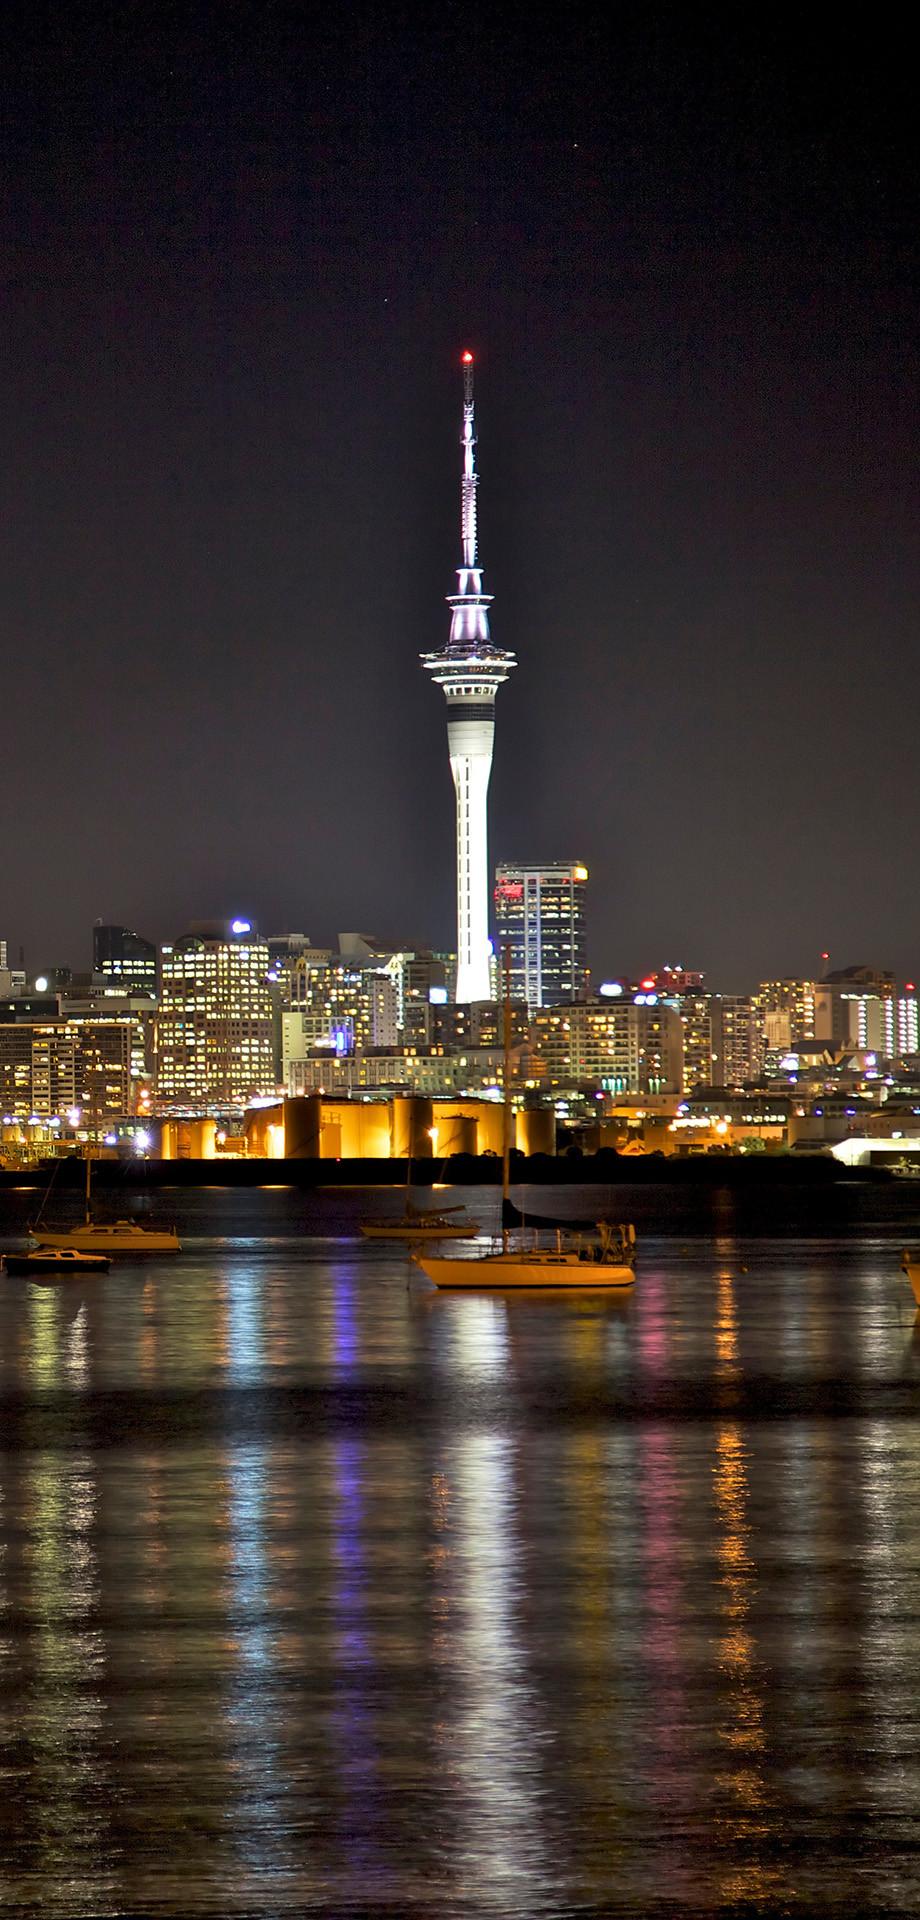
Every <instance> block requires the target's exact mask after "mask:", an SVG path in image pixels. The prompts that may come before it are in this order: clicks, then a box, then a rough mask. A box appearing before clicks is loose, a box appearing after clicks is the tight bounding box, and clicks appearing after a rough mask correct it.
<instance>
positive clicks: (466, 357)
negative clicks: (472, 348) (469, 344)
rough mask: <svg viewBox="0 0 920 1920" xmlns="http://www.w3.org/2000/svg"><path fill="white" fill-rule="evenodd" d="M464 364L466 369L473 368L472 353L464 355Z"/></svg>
mask: <svg viewBox="0 0 920 1920" xmlns="http://www.w3.org/2000/svg"><path fill="white" fill-rule="evenodd" d="M463 364H464V366H465V367H471V366H472V364H473V356H472V354H471V353H469V352H467V353H465V354H464V356H463Z"/></svg>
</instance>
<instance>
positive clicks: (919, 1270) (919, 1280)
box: [901, 1247, 920, 1307]
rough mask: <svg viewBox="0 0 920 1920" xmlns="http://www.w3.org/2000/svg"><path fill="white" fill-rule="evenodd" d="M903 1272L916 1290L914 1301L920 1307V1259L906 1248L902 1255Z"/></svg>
mask: <svg viewBox="0 0 920 1920" xmlns="http://www.w3.org/2000/svg"><path fill="white" fill-rule="evenodd" d="M901 1272H902V1273H906V1275H907V1278H908V1280H909V1281H910V1284H911V1286H912V1287H913V1290H914V1299H915V1300H916V1302H917V1305H918V1307H920V1257H918V1256H917V1255H916V1254H912V1253H911V1251H910V1248H909V1247H905V1248H904V1250H903V1252H902V1254H901Z"/></svg>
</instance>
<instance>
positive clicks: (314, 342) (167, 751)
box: [0, 5, 920, 987]
mask: <svg viewBox="0 0 920 1920" xmlns="http://www.w3.org/2000/svg"><path fill="white" fill-rule="evenodd" d="M160 25H161V28H162V31H159V30H158V31H157V32H156V33H153V34H150V35H149V36H148V35H146V34H145V33H144V31H143V28H142V25H141V24H140V23H139V21H138V20H136V19H135V18H134V17H133V16H125V17H123V18H121V19H120V20H119V23H118V25H117V26H116V25H115V23H114V20H102V19H99V20H96V19H92V20H91V19H90V17H89V16H86V17H83V16H81V17H80V19H79V20H77V21H76V22H71V23H70V25H69V26H68V28H67V29H66V31H65V29H64V27H63V25H62V23H61V21H60V19H59V18H58V16H57V15H56V14H54V13H52V14H50V15H36V14H34V11H31V10H26V9H21V10H17V9H15V8H14V10H13V13H12V15H11V21H10V33H9V40H8V45H7V60H6V63H5V71H4V75H3V76H2V80H0V90H2V106H3V116H2V120H0V125H2V127H3V150H4V161H5V177H6V180H7V193H6V196H5V199H4V203H3V208H2V211H0V247H2V254H3V264H4V286H5V294H6V314H7V336H8V338H7V345H8V378H7V382H6V384H5V388H4V398H3V405H2V408H0V448H2V458H3V464H4V471H5V472H6V474H7V476H8V485H7V489H6V496H5V503H4V508H3V512H2V515H0V596H2V607H3V627H2V631H3V637H4V672H5V711H6V713H7V729H6V736H5V745H6V755H5V768H4V775H5V781H4V784H5V793H6V803H5V827H4V835H3V842H2V847H3V852H2V860H0V926H2V929H3V931H4V933H5V935H6V937H7V938H8V940H9V942H10V947H11V950H12V952H13V953H14V954H15V953H16V952H18V948H19V946H20V945H25V947H26V950H27V955H36V956H40V957H41V960H42V962H45V961H48V962H50V961H51V960H52V959H59V960H61V961H69V962H70V963H71V964H75V965H76V964H79V963H80V961H81V958H82V956H83V955H84V954H85V950H86V935H85V932H84V931H83V930H84V928H85V927H86V925H87V923H89V924H90V925H91V924H92V922H93V921H94V920H96V919H97V918H98V919H101V920H102V921H103V922H106V923H108V922H124V923H126V924H128V925H136V926H138V927H139V928H142V930H144V931H146V933H147V934H148V935H149V937H152V938H155V939H157V940H158V941H161V940H164V939H167V938H169V937H171V936H175V935H176V934H177V933H178V931H179V930H180V929H181V928H182V927H183V926H184V925H185V924H186V923H187V922H188V921H189V920H190V919H192V918H194V917H195V915H196V914H199V913H202V912H214V913H217V914H220V913H225V914H232V913H233V912H234V911H240V910H242V911H247V912H249V913H251V914H252V915H253V916H254V917H256V918H257V919H258V920H259V921H260V923H261V924H262V925H264V926H272V927H275V928H283V927H284V926H285V925H287V926H292V925H293V926H298V925H303V924H306V925H307V928H308V930H311V931H313V933H314V937H316V938H328V936H329V933H330V931H331V930H332V929H334V928H337V927H340V926H347V925H349V924H351V925H353V924H355V921H356V920H357V922H358V924H360V925H365V926H368V927H372V928H375V929H377V930H379V931H380V932H381V933H383V932H392V933H393V934H394V935H399V934H400V933H401V932H402V930H403V929H405V928H407V927H408V928H411V929H413V930H415V929H417V930H419V931H420V932H422V933H423V935H424V937H425V938H426V939H428V940H430V941H431V942H432V943H433V944H435V945H437V946H439V947H446V946H448V945H452V944H453V935H452V927H453V920H454V875H453V868H452V862H451V861H450V860H449V859H448V860H445V858H444V849H445V847H449V845H450V841H451V835H452V825H453V812H454V795H453V792H452V790H451V783H450V776H449V772H448V769H447V767H446V766H445V764H444V759H445V756H444V754H443V736H442V735H441V734H440V729H439V728H438V727H437V726H436V725H434V724H433V717H432V712H431V693H430V689H429V688H428V687H427V686H426V685H425V683H424V677H423V676H422V675H420V674H419V672H418V665H417V659H418V655H419V654H420V653H422V652H424V651H430V649H431V648H432V647H436V646H437V645H438V644H439V643H440V637H441V636H440V632H439V627H438V622H439V619H440V617H441V609H442V606H443V600H442V595H443V583H444V575H445V571H446V569H447V568H449V566H450V565H451V564H452V562H453V559H454V541H455V533H454V526H455V483H454V476H455V466H454V453H455V447H456V420H455V411H456V409H455V388H454V384H453V367H454V365H455V356H456V349H457V345H458V343H462V342H468V344H469V348H470V350H471V351H472V352H473V353H474V354H475V355H476V360H477V365H478V366H479V367H481V369H482V373H483V379H484V383H485V391H486V392H487V393H488V407H489V414H488V418H489V431H488V442H487V451H486V452H485V454H484V460H483V472H484V480H485V486H484V495H483V502H484V504H483V533H484V536H485V543H486V544H485V550H486V551H487V554H488V562H489V583H490V587H491V588H492V589H493V590H494V592H495V594H496V597H497V601H498V603H499V605H500V607H501V620H502V626H501V639H502V644H503V646H505V647H507V648H508V650H509V651H513V652H515V653H516V654H517V655H518V657H519V658H521V659H522V660H525V661H526V673H525V674H522V675H521V676H519V685H518V686H517V687H516V690H515V693H514V697H513V699H511V698H508V699H506V700H505V701H504V704H503V718H502V731H501V751H500V753H499V755H498V756H497V758H496V762H495V767H494V770H493V775H492V783H491V822H490V833H491V859H492V862H493V863H497V862H500V861H508V862H514V861H524V862H529V861H533V860H535V859H536V860H540V859H546V860H563V859H566V858H570V857H571V856H572V853H573V851H576V850H577V852H578V854H579V856H580V857H582V858H583V859H584V860H585V863H586V865H587V866H588V868H589V870H590V872H591V875H592V886H593V891H594V904H593V907H592V924H591V948H592V967H593V968H594V969H595V970H596V971H597V972H607V971H612V970H614V969H617V968H622V969H624V970H629V971H635V972H638V971H640V970H641V968H642V967H643V966H648V965H650V964H653V963H655V962H656V961H657V959H658V958H659V957H667V956H671V957H672V958H679V959H684V960H686V961H687V963H688V964H690V963H691V962H692V964H693V965H695V966H697V967H699V968H702V969H703V970H705V971H706V973H707V975H708V977H710V978H712V979H716V978H718V979H719V980H721V981H724V982H725V984H726V985H729V984H733V985H738V986H742V987H743V986H745V985H747V984H748V983H751V984H753V982H754V981H755V980H756V978H757V976H758V974H759V973H760V972H764V973H767V974H778V973H781V972H789V973H790V974H796V973H807V972H810V971H811V970H812V969H813V966H814V964H815V962H814V958H813V956H815V955H817V954H819V953H820V952H821V951H823V950H829V951H830V952H831V954H832V956H833V957H834V958H835V959H838V960H839V961H840V962H841V963H843V964H846V963H847V962H849V961H853V960H857V959H859V958H861V957H870V958H871V957H876V958H877V959H879V960H880V961H884V963H885V964H886V965H889V966H891V967H893V968H894V969H896V970H897V971H898V973H899V974H901V975H904V976H906V977H910V976H911V975H912V974H914V973H916V972H917V971H918V970H920V969H918V966H917V961H916V955H917V953H918V951H920V903H918V902H917V901H916V898H915V888H914V886H913V871H914V856H913V848H914V845H915V843H916V839H917V834H918V830H920V771H918V770H917V769H916V766H915V760H916V754H915V745H914V733H915V727H914V716H915V712H916V709H917V704H918V699H920V679H918V675H920V668H918V649H917V646H916V629H917V607H918V605H920V549H918V534H917V529H918V525H920V515H918V512H917V506H918V504H920V503H918V501H917V475H918V471H920V469H918V463H917V459H916V447H917V428H918V416H917V404H918V403H917V393H918V390H920V383H918V381H917V377H916V375H917V359H918V330H917V313H916V299H915V293H914V282H915V279H916V240H915V237H914V220H913V207H914V203H915V195H916V186H917V156H916V152H915V150H914V143H913V141H912V138H909V137H908V134H907V129H908V127H910V126H912V109H911V103H910V101H909V96H908V93H907V86H908V82H907V79H906V76H905V75H904V74H903V73H902V72H900V71H899V70H898V69H897V67H896V64H895V57H894V53H893V52H892V51H889V50H886V49H873V48H869V49H868V50H867V49H866V47H865V45H864V41H863V39H862V37H860V36H859V35H858V33H857V30H856V29H855V28H854V27H850V26H848V25H846V24H842V25H841V26H840V29H839V32H838V33H837V34H836V35H835V38H834V44H833V47H832V49H830V51H829V50H828V47H827V45H826V43H825V41H824V38H823V37H822V36H820V35H818V34H817V33H815V34H814V35H813V36H810V35H809V34H808V33H805V34H804V35H803V34H798V35H797V36H796V41H795V45H794V47H791V46H790V45H789V44H788V43H787V42H786V40H785V38H784V36H783V34H782V32H781V31H780V30H779V28H778V27H777V26H775V25H774V24H771V23H770V22H768V21H766V20H764V21H753V22H752V21H740V20H726V21H725V22H724V23H723V28H720V30H719V31H718V32H715V31H712V32H710V31H709V28H708V26H707V23H706V21H705V20H697V19H689V18H688V19H687V20H686V21H685V22H682V23H677V22H665V21H663V20H659V19H658V16H657V15H655V14H651V15H649V14H647V13H644V12H641V11H640V10H636V12H635V13H632V12H630V11H629V10H623V11H622V12H621V13H618V14H616V15H612V14H611V13H610V10H609V9H606V8H602V7H601V6H599V5H598V6H595V7H591V6H588V7H587V8H584V9H579V10H578V11H577V12H576V13H572V12H571V11H570V10H569V11H565V10H562V9H559V10H553V9H549V8H547V9H537V10H536V11H535V12H532V13H531V14H530V15H529V16H528V17H527V19H526V20H525V19H523V18H519V19H518V18H514V17H512V16H511V15H510V13H509V14H508V15H507V16H505V15H504V14H503V13H501V12H499V13H498V14H495V13H494V12H493V13H491V14H488V15H487V14H486V12H485V11H484V10H483V11H481V12H480V10H478V9H477V8H475V7H474V8H473V9H472V10H467V11H465V13H464V15H463V17H462V20H461V19H460V18H459V17H454V16H452V15H449V16H444V17H439V18H438V19H437V20H435V19H433V18H432V19H430V20H427V19H426V18H425V17H424V16H422V15H419V17H418V19H417V20H416V19H415V18H414V16H412V15H411V14H410V15H407V16H403V17H401V18H400V20H398V21H394V19H393V16H392V12H391V11H389V10H388V11H386V12H384V10H382V9H379V10H375V9H373V8H369V9H367V10H366V11H364V12H362V15H361V27H360V31H356V32H354V33H352V34H346V33H344V32H343V31H342V30H341V28H340V26H339V25H338V24H336V23H334V22H333V21H332V19H331V16H330V17H329V19H325V18H324V17H322V16H321V15H320V16H317V18H316V19H315V20H311V22H309V23H307V22H299V23H298V22H294V23H293V24H291V23H288V25H287V26H285V25H284V24H283V23H282V19H281V15H280V14H277V15H276V14H275V13H273V12H272V11H271V10H270V9H269V10H267V11H264V12H263V13H262V15H261V16H260V19H259V21H258V23H257V21H256V16H255V14H253V15H251V16H250V15H249V14H247V12H246V10H245V9H241V10H240V12H239V15H238V17H236V25H235V28H234V30H233V31H232V32H231V31H230V30H229V29H227V30H226V31H224V30H222V29H221V27H220V26H219V24H216V23H215V21H214V20H213V19H212V18H211V17H210V16H207V15H200V16H196V17H195V18H191V17H189V19H188V20H187V21H184V20H180V19H179V17H178V16H176V17H175V18H173V17H172V16H170V17H169V18H168V19H167V17H166V16H164V17H163V19H162V21H161V23H160ZM460 71H462V72H463V73H464V75H465V81H466V84H465V85H464V87H463V88H462V89H460V90H459V91H458V88H457V84H456V79H457V73H458V72H460Z"/></svg>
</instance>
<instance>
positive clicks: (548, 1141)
mask: <svg viewBox="0 0 920 1920" xmlns="http://www.w3.org/2000/svg"><path fill="white" fill-rule="evenodd" d="M517 1144H518V1146H519V1147H520V1150H521V1152H522V1153H549V1154H553V1153H555V1151H556V1116H555V1114H554V1112H553V1110H552V1108H551V1107H524V1108H523V1109H522V1111H521V1112H520V1113H519V1114H518V1117H517Z"/></svg>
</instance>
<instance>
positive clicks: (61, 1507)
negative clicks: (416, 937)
mask: <svg viewBox="0 0 920 1920" xmlns="http://www.w3.org/2000/svg"><path fill="white" fill-rule="evenodd" d="M549 1191H550V1190H545V1191H544V1194H543V1197H542V1198H543V1205H544V1207H545V1205H546V1200H547V1198H548V1196H549ZM460 1197H461V1198H463V1199H465V1200H468V1201H469V1203H470V1205H471V1208H472V1210H473V1211H474V1212H476V1211H477V1210H478V1209H479V1208H482V1209H484V1210H485V1211H484V1213H483V1212H480V1217H481V1218H486V1219H488V1220H489V1221H491V1220H492V1218H493V1217H494V1215H495V1212H496V1209H497V1205H498V1200H497V1195H495V1194H493V1193H489V1194H485V1195H482V1194H478V1193H465V1194H463V1195H461V1196H460ZM386 1204H388V1205H392V1206H393V1207H394V1208H395V1209H396V1210H398V1209H399V1206H400V1204H401V1202H400V1197H399V1196H398V1195H397V1196H395V1198H391V1199H390V1200H388V1201H387V1203H386ZM566 1204H567V1205H568V1207H569V1208H570V1209H571V1211H572V1212H574V1213H577V1212H580V1211H582V1210H583V1207H584V1204H585V1202H584V1195H583V1194H579V1193H578V1192H577V1191H576V1190H570V1192H569V1193H568V1194H567V1195H566ZM379 1205H380V1200H379V1196H378V1197H375V1196H370V1197H369V1196H367V1195H364V1196H359V1195H355V1194H348V1193H337V1194H335V1195H333V1196H328V1197H324V1196H306V1197H305V1196H303V1195H297V1194H291V1193H276V1194H272V1193H267V1194H259V1193H251V1192H237V1193H232V1194H226V1195H221V1194H219V1193H209V1194H205V1195H200V1194H194V1193H186V1194H181V1195H170V1196H168V1198H167V1196H163V1209H164V1211H165V1212H171V1213H173V1214H174V1215H175V1216H177V1217H178V1218H179V1224H180V1226H181V1228H182V1230H183V1233H184V1234H185V1235H186V1242H185V1250H184V1251H183V1253H182V1255H181V1256H180V1257H179V1258H178V1259H172V1260H169V1259H164V1260H162V1261H161V1262H159V1263H154V1262H150V1263H149V1264H140V1263H126V1264H123V1265H121V1266H118V1267H115V1266H113V1268H112V1271H111V1273H109V1274H107V1275H101V1276H99V1277H98V1278H93V1279H90V1280H87V1281H85V1282H83V1283H82V1284H79V1283H70V1284H69V1285H56V1286H39V1285H36V1284H35V1283H30V1282H28V1281H23V1280H17V1279H13V1278H11V1277H6V1276H3V1277H2V1278H0V1387H2V1407H0V1411H2V1420H3V1433H2V1442H3V1451H2V1457H0V1474H2V1483H0V1498H2V1506H0V1767H2V1798H0V1910H2V1911H5V1912H10V1913H16V1914H23V1915H33V1914H34V1915H38V1914H42V1915H83V1914H95V1913H100V1914H112V1915H116V1914H119V1915H132V1914H141V1913H156V1914H162V1915H179V1914H209V1915H210V1914H214V1915H224V1914H226V1915H236V1914H252V1915H264V1916H272V1915H280V1914H289V1913H306V1914H310V1913H322V1914H335V1915H338V1914H341V1915H351V1914H364V1913H381V1914H393V1915H402V1914H405V1915H408V1916H413V1915H419V1916H435V1915H438V1916H445V1917H448V1920H449V1917H450V1916H455V1915H456V1916H467V1915H469V1916H476V1915H484V1916H491V1915H496V1916H497V1915H506V1914H507V1915H512V1914H514V1915H517V1914H534V1915H547V1916H552V1915H567V1914H588V1915H592V1914H600V1913H607V1912H612V1913H623V1914H629V1915H637V1916H638V1915H658V1914H682V1913H712V1912H724V1913H733V1912H738V1913H743V1912H759V1913H774V1912H777V1913H782V1912H792V1913H794V1912H797V1911H801V1912H826V1913H834V1914H837V1913H851V1912H852V1913H855V1912H857V1911H864V1912H869V1913H905V1914H907V1913H916V1912H917V1911H918V1910H920V1425H918V1411H920V1332H918V1329H917V1327H916V1326H915V1318H916V1315H915V1308H914V1302H913V1298H912V1295H911V1293H910V1290H909V1288H908V1286H907V1283H906V1281H904V1280H903V1279H901V1278H900V1277H899V1275H898V1271H897V1253H898V1247H899V1244H900V1242H899V1239H898V1237H897V1236H896V1235H894V1234H891V1235H888V1236H886V1235H885V1234H884V1233H883V1232H879V1233H877V1234H875V1235H874V1236H873V1237H871V1238H870V1237H869V1236H868V1235H866V1234H864V1235H863V1236H861V1237H849V1238H847V1239H845V1240H843V1239H841V1240H839V1241H830V1240H809V1241H806V1240H794V1239H789V1238H786V1239H784V1240H782V1241H781V1240H758V1241H738V1240H735V1239H732V1238H730V1237H728V1236H726V1237H724V1238H721V1239H711V1238H710V1239H695V1240H693V1241H692V1242H682V1241H681V1240H680V1238H679V1237H676V1236H670V1237H669V1236H667V1235H666V1234H659V1235H658V1236H657V1237H656V1236H654V1235H651V1234H648V1233H645V1234H643V1236H642V1250H641V1251H642V1257H641V1264H640V1274H639V1280H638V1284H637V1286H636V1289H635V1294H634V1297H633V1298H632V1299H630V1300H623V1299H621V1298H605V1297H604V1296H602V1295H588V1294H586V1295H583V1296H577V1297H564V1296H559V1295H550V1296H546V1297H539V1296H537V1297H534V1296H520V1297H516V1296H501V1295H488V1294H479V1295H470V1296H467V1297H453V1296H450V1295H441V1296H439V1295H434V1294H432V1293H430V1292H429V1291H427V1283H426V1282H424V1281H423V1280H422V1279H421V1278H420V1277H419V1276H415V1275H413V1270H412V1269H410V1267H409V1265H408V1262H407V1260H406V1257H405V1255H404V1253H403V1252H402V1250H401V1249H400V1248H398V1247H392V1246H381V1245H379V1244H377V1245H372V1244H368V1243H364V1242H362V1241H360V1240H359V1239H357V1238H356V1237H354V1236H355V1222H356V1220H357V1217H358V1215H359V1214H360V1212H361V1211H363V1210H371V1211H374V1210H376V1209H377V1208H378V1206H379ZM9 1217H10V1216H9V1214H8V1215H7V1218H8V1220H9ZM310 1228H312V1229H313V1231H312V1233H310V1232H309V1229H310ZM9 1244H12V1242H10V1243H9ZM407 1282H409V1284H408V1285H407Z"/></svg>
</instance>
